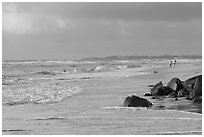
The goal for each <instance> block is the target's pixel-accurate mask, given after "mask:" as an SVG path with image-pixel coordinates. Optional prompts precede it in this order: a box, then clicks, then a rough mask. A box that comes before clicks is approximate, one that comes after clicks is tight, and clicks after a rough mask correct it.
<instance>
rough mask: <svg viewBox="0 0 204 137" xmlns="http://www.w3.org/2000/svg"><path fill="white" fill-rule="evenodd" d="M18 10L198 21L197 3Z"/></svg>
mask: <svg viewBox="0 0 204 137" xmlns="http://www.w3.org/2000/svg"><path fill="white" fill-rule="evenodd" d="M18 7H19V9H21V10H25V11H26V10H33V11H34V12H40V11H42V12H47V13H52V14H57V15H59V16H64V17H67V18H88V19H108V20H110V19H112V20H126V21H128V20H148V21H152V20H156V21H158V20H161V21H188V20H193V19H201V18H202V3H201V2H195V3H194V2H153V3H147V2H146V3H142V2H107V3H104V2H102V3H101V2H96V3H88V2H86V3H83V2H79V3H73V2H66V3H18Z"/></svg>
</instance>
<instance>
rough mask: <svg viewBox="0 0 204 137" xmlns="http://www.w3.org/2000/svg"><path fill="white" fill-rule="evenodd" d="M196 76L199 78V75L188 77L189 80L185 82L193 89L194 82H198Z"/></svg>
mask: <svg viewBox="0 0 204 137" xmlns="http://www.w3.org/2000/svg"><path fill="white" fill-rule="evenodd" d="M196 78H197V76H195V77H192V78H189V79H187V80H186V81H185V83H186V84H187V85H189V86H190V88H191V89H193V87H194V84H195V82H196Z"/></svg>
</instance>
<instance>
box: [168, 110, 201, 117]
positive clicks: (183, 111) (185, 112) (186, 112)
mask: <svg viewBox="0 0 204 137" xmlns="http://www.w3.org/2000/svg"><path fill="white" fill-rule="evenodd" d="M165 111H176V112H182V113H189V114H195V115H200V116H202V114H200V113H196V112H189V111H184V110H170V109H165Z"/></svg>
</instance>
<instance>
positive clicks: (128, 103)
mask: <svg viewBox="0 0 204 137" xmlns="http://www.w3.org/2000/svg"><path fill="white" fill-rule="evenodd" d="M151 106H152V103H151V102H150V101H148V100H147V99H144V98H140V97H138V96H135V95H132V96H131V97H129V96H128V97H126V99H125V101H124V107H151Z"/></svg>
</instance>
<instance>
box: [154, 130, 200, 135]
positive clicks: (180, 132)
mask: <svg viewBox="0 0 204 137" xmlns="http://www.w3.org/2000/svg"><path fill="white" fill-rule="evenodd" d="M157 134H159V135H184V134H188V135H190V134H202V131H179V132H159V133H157Z"/></svg>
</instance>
